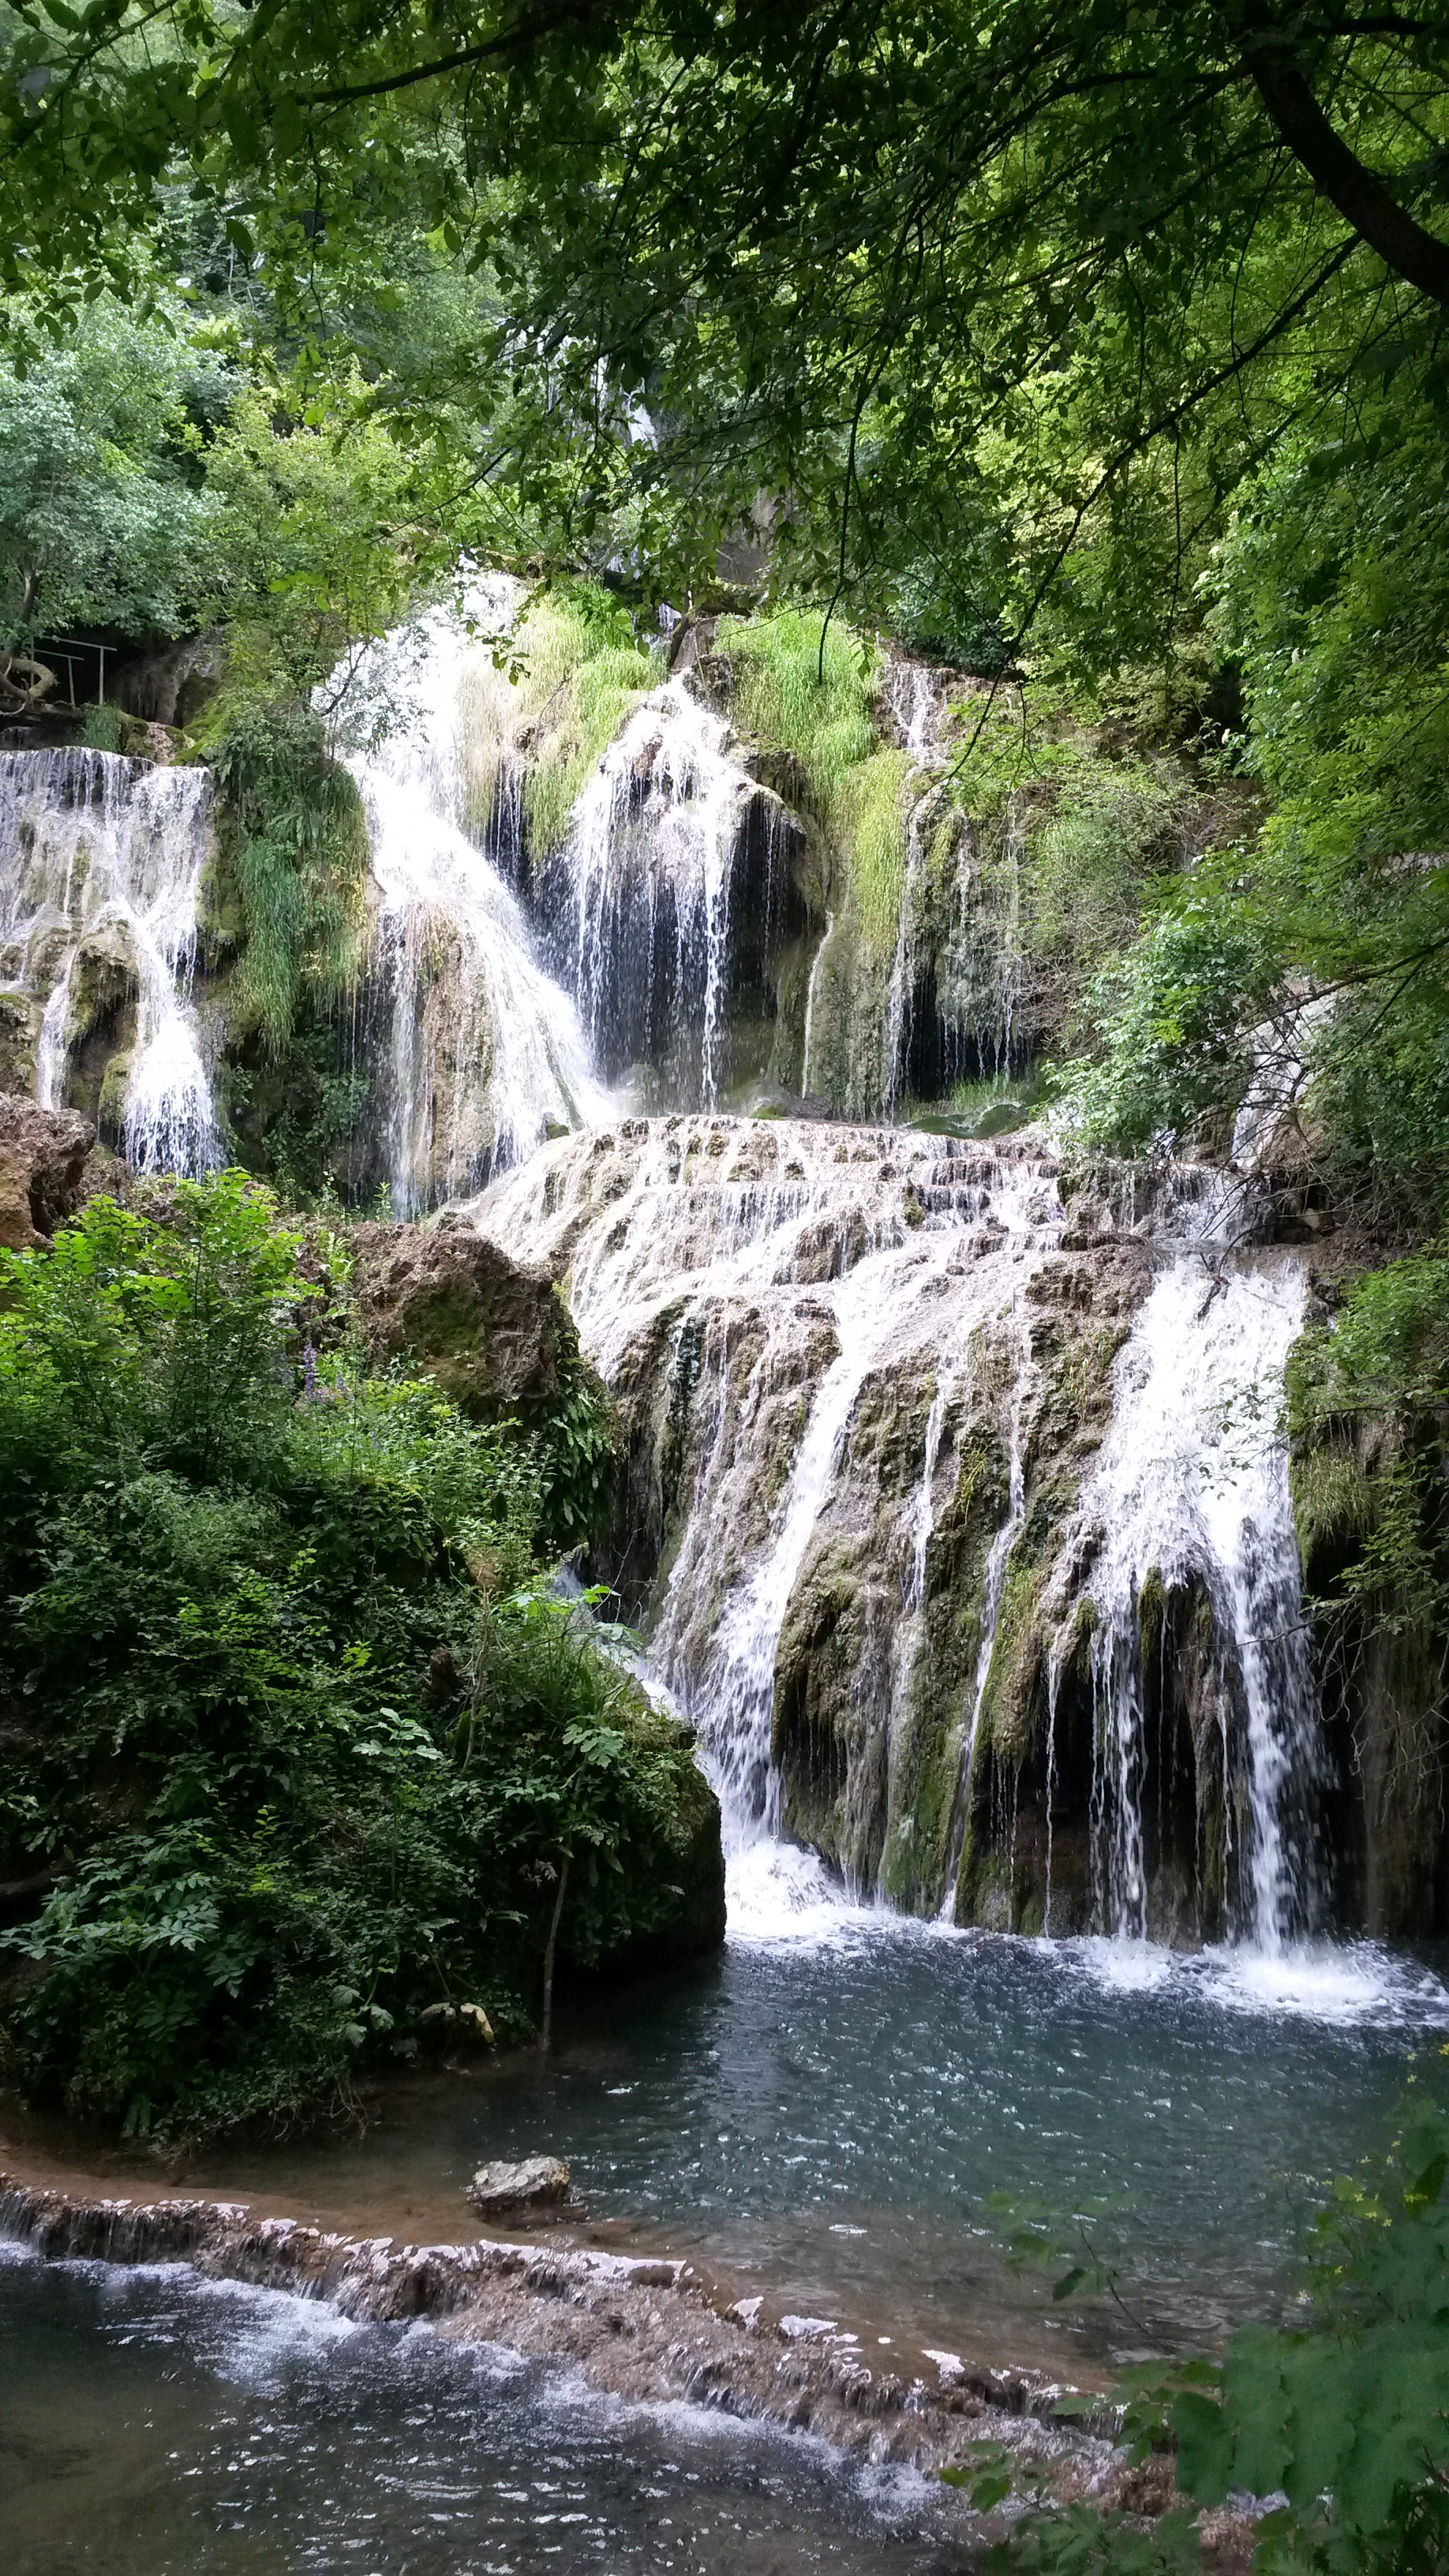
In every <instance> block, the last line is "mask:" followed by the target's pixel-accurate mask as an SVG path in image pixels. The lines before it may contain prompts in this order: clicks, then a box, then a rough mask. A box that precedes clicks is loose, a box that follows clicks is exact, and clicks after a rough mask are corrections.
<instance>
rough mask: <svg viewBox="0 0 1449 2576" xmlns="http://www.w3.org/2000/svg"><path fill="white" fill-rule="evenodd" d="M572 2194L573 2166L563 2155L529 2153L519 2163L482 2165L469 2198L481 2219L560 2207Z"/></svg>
mask: <svg viewBox="0 0 1449 2576" xmlns="http://www.w3.org/2000/svg"><path fill="white" fill-rule="evenodd" d="M568 2196H569V2169H568V2166H567V2165H566V2164H565V2163H564V2161H563V2158H562V2157H561V2156H525V2157H524V2158H523V2159H522V2161H521V2162H520V2163H518V2164H502V2163H498V2164H488V2165H480V2166H479V2167H478V2170H477V2172H476V2173H475V2175H474V2176H473V2179H472V2181H471V2182H470V2183H469V2185H468V2198H469V2199H470V2201H471V2202H472V2204H473V2207H474V2208H475V2209H476V2210H477V2212H478V2214H479V2216H480V2217H481V2218H501V2217H502V2216H503V2215H504V2213H505V2211H507V2210H510V2209H516V2210H520V2211H524V2210H526V2211H530V2212H532V2211H535V2210H539V2209H548V2208H552V2207H556V2206H557V2204H558V2203H559V2202H560V2201H563V2200H567V2198H568Z"/></svg>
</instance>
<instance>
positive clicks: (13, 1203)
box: [0, 1092, 96, 1252]
mask: <svg viewBox="0 0 1449 2576" xmlns="http://www.w3.org/2000/svg"><path fill="white" fill-rule="evenodd" d="M95 1141H96V1131H95V1129H94V1127H93V1126H92V1125H91V1123H90V1120H89V1119H88V1118H79V1117H77V1116H76V1115H75V1113H74V1111H73V1110H69V1109H41V1108H38V1107H37V1105H36V1103H35V1102H34V1101H33V1100H24V1099H22V1098H20V1097H19V1096H18V1094H16V1093H14V1092H4V1093H0V1247H3V1248H4V1249H5V1250H7V1251H10V1252H25V1251H29V1250H32V1249H34V1248H35V1247H36V1246H37V1245H40V1244H44V1243H46V1242H48V1241H49V1239H50V1237H51V1235H53V1234H54V1232H55V1229H56V1227H57V1225H59V1224H60V1222H61V1220H62V1218H64V1217H67V1216H69V1215H70V1214H71V1213H72V1211H73V1210H74V1208H75V1207H76V1205H77V1204H78V1202H79V1199H80V1196H81V1187H82V1183H83V1181H84V1177H85V1167H86V1158H87V1156H88V1155H89V1153H90V1151H91V1148H92V1146H93V1145H94V1144H95Z"/></svg>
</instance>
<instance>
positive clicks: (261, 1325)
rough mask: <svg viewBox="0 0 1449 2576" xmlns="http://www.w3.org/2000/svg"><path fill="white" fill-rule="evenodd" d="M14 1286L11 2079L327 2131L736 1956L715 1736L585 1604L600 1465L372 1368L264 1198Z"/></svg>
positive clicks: (0, 1463) (202, 1215)
mask: <svg viewBox="0 0 1449 2576" xmlns="http://www.w3.org/2000/svg"><path fill="white" fill-rule="evenodd" d="M0 1262H3V1273H0V1301H3V1302H0V1595H3V1598H4V1604H5V1613H4V1618H3V1621H0V1738H3V1747H4V1759H3V1763H0V2080H3V2081H4V2082H5V2083H6V2084H8V2085H9V2086H10V2087H12V2088H14V2089H17V2090H18V2091H20V2092H21V2093H22V2094H23V2095H24V2096H25V2097H26V2098H28V2099H30V2100H34V2101H51V2102H56V2103H59V2104H62V2105H63V2106H64V2107H65V2108H66V2109H67V2110H69V2112H70V2113H71V2114H72V2115H74V2116H77V2117H80V2118H82V2119H85V2120H88V2121H92V2122H96V2123H99V2124H102V2125H105V2126H108V2127H112V2128H114V2127H121V2128H124V2129H126V2130H128V2131H129V2132H131V2133H133V2134H143V2135H150V2136H153V2137H156V2138H158V2139H166V2138H175V2137H177V2136H180V2135H183V2134H191V2135H197V2134H202V2133H207V2132H211V2133H215V2132H217V2131H220V2130H224V2129H227V2128H232V2127H235V2126H237V2125H238V2124H241V2123H246V2122H255V2121H267V2120H276V2119H279V2118H284V2119H296V2118H298V2117H302V2116H311V2115H316V2114H319V2113H323V2112H325V2111H327V2110H328V2109H329V2108H335V2107H336V2106H338V2105H341V2104H344V2103H345V2102H346V2101H347V2099H348V2097H349V2095H350V2093H351V2091H352V2088H353V2087H354V2086H355V2084H356V2083H357V2081H358V2079H359V2077H361V2076H363V2075H364V2074H366V2073H368V2072H377V2071H379V2070H382V2069H385V2068H387V2067H388V2066H390V2065H395V2064H397V2063H398V2062H399V2061H402V2062H407V2061H409V2060H412V2059H414V2058H416V2057H417V2056H418V2054H419V2053H420V2052H422V2051H426V2050H427V2049H429V2048H430V2047H432V2048H436V2047H438V2046H439V2045H440V2044H442V2045H446V2046H448V2047H450V2048H451V2047H455V2046H459V2045H462V2046H467V2047H477V2048H481V2047H486V2046H488V2045H489V2044H491V2043H493V2042H507V2041H510V2040H523V2039H527V2038H529V2037H530V2036H532V2035H533V2033H534V2032H535V2031H536V2029H537V2027H538V2024H539V2021H540V2019H541V2017H543V2016H544V2014H545V2013H546V2010H547V1996H548V1990H549V1986H550V1984H551V1981H552V1977H553V1973H554V1965H555V1961H556V1962H557V1972H558V1975H559V1977H560V1978H564V1977H566V1976H568V1975H569V1974H570V1973H573V1974H575V1975H579V1974H589V1973H592V1974H602V1973H607V1974H609V1975H619V1974H623V1973H625V1972H626V1971H628V1970H629V1969H630V1968H633V1967H636V1966H639V1965H643V1964H647V1963H649V1962H650V1961H651V1960H653V1959H656V1958H658V1957H661V1956H664V1955H667V1956H668V1957H669V1958H671V1959H677V1958H680V1957H683V1956H687V1955H689V1954H690V1953H697V1952H702V1951H707V1950H709V1949H710V1948H712V1947H714V1946H716V1945H717V1943H718V1941H719V1939H720V1938H721V1936H722V1933H723V1920H724V1899H723V1870H722V1863H721V1859H720V1839H719V1812H718V1808H717V1806H716V1805H715V1801H714V1799H713V1796H712V1794H711V1792H710V1790H709V1788H708V1786H707V1785H706V1783H705V1781H704V1779H703V1777H702V1775H701V1773H700V1772H699V1770H698V1768H697V1766H696V1764H695V1762H694V1759H693V1753H692V1749H691V1743H690V1739H689V1736H688V1734H687V1732H686V1731H685V1730H684V1729H682V1728H681V1727H680V1726H679V1725H678V1724H677V1723H675V1722H674V1721H673V1720H672V1719H670V1718H668V1717H665V1716H662V1715H660V1714H659V1713H658V1712H657V1711H656V1710H654V1709H652V1708H651V1707H650V1706H649V1704H648V1703H647V1702H646V1700H645V1699H644V1697H643V1695H642V1694H641V1692H640V1691H639V1690H638V1688H637V1686H636V1685H635V1684H634V1683H633V1681H632V1680H631V1679H630V1678H628V1676H627V1675H626V1674H625V1673H624V1672H623V1671H622V1670H621V1669H620V1668H619V1667H618V1665H617V1664H616V1663H614V1662H613V1661H612V1660H611V1659H610V1657H609V1655H608V1653H607V1651H606V1646H607V1640H606V1641H605V1642H604V1644H601V1642H600V1639H599V1636H598V1633H597V1632H596V1631H595V1630H594V1629H593V1628H592V1627H591V1626H590V1625H589V1624H587V1623H586V1622H585V1621H583V1620H582V1619H581V1617H580V1614H579V1613H578V1611H577V1610H575V1611H573V1612H570V1611H569V1610H568V1608H567V1607H566V1606H564V1605H561V1604H560V1603H559V1602H558V1601H557V1600H556V1599H555V1598H554V1597H553V1593H552V1590H551V1586H550V1579H549V1556H550V1550H551V1547H554V1546H556V1545H557V1544H558V1537H557V1533H558V1532H559V1531H560V1530H563V1531H565V1532H568V1533H569V1534H570V1535H572V1534H573V1532H574V1530H575V1528H576V1525H577V1522H578V1518H579V1515H580V1513H581V1512H582V1513H583V1514H584V1516H585V1517H588V1516H589V1514H590V1513H591V1512H592V1511H593V1510H594V1509H595V1508H596V1501H595V1497H596V1491H597V1485H598V1460H597V1456H596V1454H595V1453H596V1450H597V1442H585V1443H582V1444H581V1443H580V1442H579V1441H578V1440H577V1439H576V1438H574V1437H572V1436H564V1437H555V1436H554V1434H555V1432H556V1431H557V1430H558V1425H556V1424H554V1422H553V1420H552V1416H551V1413H550V1407H549V1402H548V1400H544V1401H542V1402H540V1403H538V1404H535V1405H534V1406H532V1407H531V1408H530V1409H529V1411H528V1418H527V1421H526V1423H525V1422H523V1421H520V1420H518V1419H516V1418H511V1417H508V1416H505V1417H504V1418H494V1419H492V1420H488V1421H481V1420H478V1419H470V1418H469V1417H468V1416H467V1415H466V1414H465V1413H464V1412H462V1411H460V1410H459V1408H458V1406H457V1405H456V1404H454V1403H453V1402H451V1401H449V1400H448V1398H447V1397H445V1396H444V1395H443V1393H442V1392H441V1390H440V1388H439V1387H438V1386H437V1384H436V1383H434V1382H433V1381H432V1380H430V1379H429V1378H428V1377H426V1376H424V1375H421V1374H419V1373H418V1370H417V1366H416V1363H413V1362H409V1361H406V1360H394V1361H392V1362H391V1363H387V1364H383V1363H380V1362H379V1361H378V1360H377V1359H376V1358H375V1357H370V1356H369V1354H368V1350H367V1347H366V1345H365V1344H364V1342H363V1340H362V1337H361V1333H360V1328H359V1325H358V1321H357V1314H356V1307H355V1304H354V1301H353V1300H352V1298H351V1296H350V1294H349V1285H348V1270H349V1262H348V1255H347V1248H346V1243H345V1239H344V1238H341V1237H338V1236H335V1235H332V1234H329V1233H327V1232H325V1231H323V1230H319V1229H318V1228H316V1227H313V1228H312V1229H311V1230H310V1233H307V1234H304V1233H303V1232H302V1231H301V1230H299V1229H297V1228H295V1227H292V1226H289V1225H288V1224H286V1223H285V1222H284V1221H283V1219H282V1216H281V1213H280V1211H279V1209H278V1207H277V1204H276V1201H275V1199H274V1198H273V1197H272V1196H271V1194H270V1193H269V1192H268V1191H266V1190H265V1189H263V1188H261V1187H259V1186H258V1185H257V1184H256V1183H255V1182H253V1181H251V1180H249V1179H248V1178H247V1177H246V1176H245V1175H243V1174H241V1173H236V1172H229V1173H224V1174H222V1175H220V1176H218V1177H216V1178H213V1179H209V1180H205V1181H194V1182H186V1183H179V1184H167V1185H165V1186H164V1188H162V1189H161V1190H160V1191H158V1192H155V1193H154V1194H153V1195H152V1197H151V1199H150V1202H149V1204H148V1203H146V1202H145V1201H143V1202H142V1203H140V1204H134V1205H129V1206H124V1205H121V1204H120V1203H118V1202H117V1201H116V1200H114V1199H110V1198H107V1197H93V1198H92V1199H91V1200H90V1201H89V1203H88V1204H87V1205H85V1206H84V1208H83V1209H82V1210H81V1211H80V1213H79V1214H78V1215H76V1216H74V1217H73V1218H72V1219H70V1221H68V1222H66V1223H63V1224H61V1225H59V1226H58V1227H57V1230H56V1233H55V1236H54V1240H53V1241H52V1242H51V1243H50V1244H49V1245H48V1247H42V1248H32V1249H30V1250H27V1251H21V1252H11V1253H6V1254H3V1255H0ZM543 1293H544V1294H545V1295H546V1294H547V1293H548V1292H547V1288H546V1283H544V1286H543ZM570 1347H572V1345H570ZM577 1375H578V1371H577V1370H573V1371H572V1372H570V1371H569V1370H565V1371H564V1372H563V1376H562V1379H561V1383H560V1388H559V1393H558V1398H557V1408H556V1409H558V1410H559V1412H560V1416H561V1420H562V1421H563V1425H564V1431H565V1433H566V1434H568V1433H570V1426H573V1428H574V1429H575V1430H576V1427H577V1421H576V1418H577V1416H578V1413H579V1408H580V1404H581V1401H582V1395H583V1391H582V1390H581V1388H580V1386H579V1385H578V1384H577V1383H575V1380H576V1378H577ZM571 1461H572V1462H574V1463H575V1464H577V1466H578V1472H579V1475H580V1476H581V1477H582V1478H583V1479H584V1481H585V1484H586V1485H587V1489H588V1490H587V1492H586V1493H584V1492H581V1493H580V1494H579V1495H577V1496H573V1495H570V1494H569V1493H567V1492H565V1491H564V1490H563V1485H564V1484H566V1483H567V1479H568V1475H569V1473H570V1472H571V1466H570V1462H571Z"/></svg>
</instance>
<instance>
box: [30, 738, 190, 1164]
mask: <svg viewBox="0 0 1449 2576" xmlns="http://www.w3.org/2000/svg"><path fill="white" fill-rule="evenodd" d="M210 803H211V781H210V778H209V776H208V774H207V772H206V771H205V770H204V769H159V768H156V767H155V766H153V764H152V763H150V762H149V761H141V760H123V759H122V758H121V757H120V756H119V754H118V753H116V752H110V751H82V750H73V749H59V750H50V751H12V752H0V854H3V855H4V857H5V859H6V861H7V864H5V865H3V866H0V990H3V989H4V988H5V987H6V986H7V985H8V986H9V987H10V988H11V989H12V990H14V991H17V992H26V991H31V992H35V991H37V990H43V991H44V992H45V1001H44V1005H43V1010H42V1014H41V1021H40V1028H39V1034H38V1043H37V1049H36V1093H37V1097H38V1098H39V1100H40V1101H41V1103H42V1105H43V1106H45V1107H47V1108H53V1107H57V1106H59V1104H60V1102H61V1100H62V1099H63V1097H64V1087H65V1073H66V1065H67V1060H68V1057H69V1054H70V1051H71V1048H72V1046H73V1044H74V1043H75V1042H76V1039H77V1036H78V1034H80V1032H78V1031H77V1027H76V1021H77V1017H78V1005H79V1003H80V1000H81V987H82V986H83V985H85V984H86V983H88V982H89V983H96V982H97V981H99V982H100V984H101V985H102V987H103V988H104V987H106V986H110V987H112V988H114V989H115V990H116V992H117V995H118V997H123V996H124V995H125V994H126V993H127V991H128V990H133V991H134V993H135V997H136V998H135V1004H134V1012H135V1033H134V1041H133V1044H132V1046H131V1051H130V1063H129V1068H128V1073H127V1082H126V1099H125V1144H126V1153H127V1158H128V1160H129V1161H130V1162H132V1163H133V1164H134V1165H136V1167H137V1168H138V1169H140V1170H142V1171H150V1172H174V1171H197V1170H204V1169H205V1168H206V1167H207V1166H208V1165H210V1164H212V1163H215V1162H216V1161H217V1160H218V1159H219V1152H220V1146H219V1138H218V1135H217V1126H216V1115H215V1111H214V1108H213V1104H212V1092H211V1081H210V1075H209V1073H208V1070H207V1065H206V1061H205V1056H204V1050H203V1046H202V1040H201V1032H200V1028H199V1025H198V1020H197V1015H196V1012H195V1011H194V1009H193V1008H192V1005H191V982H192V975H193V972H194V969H195V964H196V943H197V900H198V895H199V892H200V886H201V877H202V871H203V869H204V867H205V865H206V862H207V859H208V857H209V855H210V829H209V815H210ZM104 999H105V995H104V991H103V996H102V1006H103V1007H104Z"/></svg>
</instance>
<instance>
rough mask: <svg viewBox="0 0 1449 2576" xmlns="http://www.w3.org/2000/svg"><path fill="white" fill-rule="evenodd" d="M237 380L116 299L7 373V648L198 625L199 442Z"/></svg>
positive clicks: (2, 590) (0, 619) (0, 597)
mask: <svg viewBox="0 0 1449 2576" xmlns="http://www.w3.org/2000/svg"><path fill="white" fill-rule="evenodd" d="M232 386H233V377H232V374H231V371H230V370H229V369H228V368H227V367H226V365H225V364H224V363H223V361H222V360H221V359H219V358H218V357H216V356H214V355H212V354H210V353H208V352H206V351H203V350H200V349H197V348H195V347H193V346H191V345H190V344H189V343H188V342H187V340H186V339H185V338H184V337H182V336H180V335H179V334H178V332H177V331H176V330H175V329H174V327H167V325H166V323H165V322H163V321H162V320H160V319H157V320H154V321H151V322H143V321H141V320H140V319H138V318H137V317H136V316H134V315H132V314H128V313H127V312H125V311H124V310H123V309H122V308H120V307H118V306H117V305H116V304H115V303H114V302H113V301H112V300H111V299H109V298H104V299H102V300H101V301H100V302H99V303H96V304H94V305H92V306H91V307H90V309H89V311H88V312H87V313H86V315H85V318H84V320H83V322H81V323H79V324H78V325H77V328H76V329H75V331H74V333H73V334H72V335H71V336H70V338H68V339H67V340H66V341H65V342H64V343H63V344H62V345H61V346H60V347H58V348H55V349H52V350H50V351H48V352H47V354H46V355H45V356H44V357H43V358H42V359H41V360H39V362H38V363H34V364H32V365H30V366H29V367H28V368H27V369H26V371H25V373H24V374H23V375H21V374H20V373H19V372H17V369H16V367H15V365H14V364H13V363H11V364H9V365H0V638H3V640H4V641H6V642H7V643H9V644H11V645H24V644H28V643H30V642H32V641H33V640H34V638H35V637H36V635H37V634H39V635H53V634H56V633H63V632H65V631H67V630H68V629H70V628H72V627H74V626H76V625H101V626H119V627H121V628H122V629H124V630H126V631H128V632H130V633H133V634H142V635H145V634H155V633H161V634H167V633H175V632H177V631H178V630H180V629H183V628H185V627H186V626H187V625H188V624H190V623H193V622H194V621H195V620H196V619H197V617H198V614H199V612H200V610H201V608H202V606H203V604H204V602H205V600H206V597H207V595H208V592H209V590H210V587H211V581H212V564H211V557H212V551H213V548H214V545H215V541H216V538H215V529H216V515H217V514H216V505H215V502H214V499H213V497H212V496H211V494H209V493H208V492H207V491H206V490H205V489H204V487H203V484H202V471H201V464H200V456H199V450H200V446H201V434H202V429H203V426H204V425H205V424H206V423H207V422H208V421H209V420H211V419H213V418H214V417H215V416H216V415H217V413H218V412H219V411H220V410H222V409H223V407H224V406H225V404H226V403H227V401H228V400H229V399H230V396H231V391H232Z"/></svg>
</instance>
